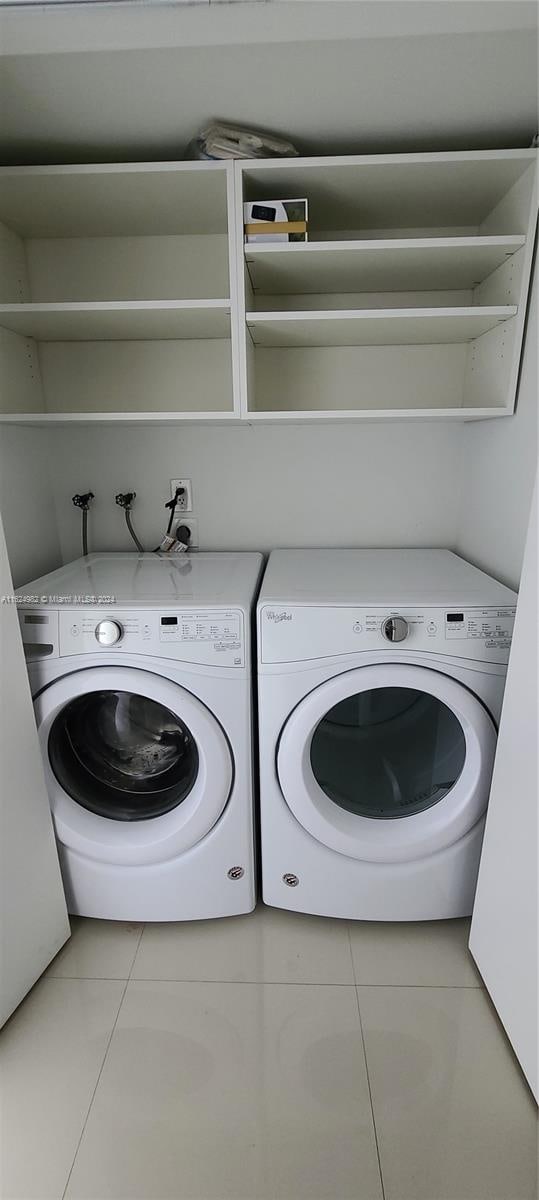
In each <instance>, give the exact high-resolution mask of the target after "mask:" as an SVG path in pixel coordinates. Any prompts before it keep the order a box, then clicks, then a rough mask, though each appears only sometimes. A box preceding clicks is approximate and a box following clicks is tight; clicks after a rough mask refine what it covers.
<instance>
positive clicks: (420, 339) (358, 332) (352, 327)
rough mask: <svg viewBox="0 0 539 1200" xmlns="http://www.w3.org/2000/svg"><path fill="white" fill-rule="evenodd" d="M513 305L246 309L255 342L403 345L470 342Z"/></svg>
mask: <svg viewBox="0 0 539 1200" xmlns="http://www.w3.org/2000/svg"><path fill="white" fill-rule="evenodd" d="M516 312H517V309H516V307H515V306H513V305H504V306H496V307H488V308H487V307H483V308H479V307H475V308H383V309H380V308H377V309H346V310H340V311H338V310H332V309H328V310H326V311H324V312H284V313H283V312H280V313H278V314H277V313H274V312H264V313H261V312H250V313H247V318H246V319H247V325H248V328H249V331H250V334H251V337H252V339H253V342H254V344H255V346H280V347H283V348H286V347H295V346H297V347H300V346H307V347H308V346H406V345H426V344H429V345H436V344H441V343H444V342H447V343H453V342H470V341H472V340H473V339H474V338H476V337H480V335H481V334H483V333H486V332H487V331H488V330H489V329H493V328H494V327H495V326H496V325H498V324H499V323H500V322H501V321H506V320H507V319H508V318H509V317H514V316H515V314H516Z"/></svg>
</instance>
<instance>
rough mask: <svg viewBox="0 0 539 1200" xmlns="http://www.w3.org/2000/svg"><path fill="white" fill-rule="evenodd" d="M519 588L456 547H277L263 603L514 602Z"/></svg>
mask: <svg viewBox="0 0 539 1200" xmlns="http://www.w3.org/2000/svg"><path fill="white" fill-rule="evenodd" d="M515 602H516V593H515V592H513V591H511V589H510V588H507V587H505V586H504V585H503V584H501V583H498V581H497V580H495V579H492V578H491V577H490V576H489V575H486V574H485V573H484V572H483V571H479V570H478V569H477V567H473V566H472V565H471V564H470V563H468V562H465V560H464V559H463V558H460V557H459V556H458V555H457V554H453V553H452V552H451V551H450V550H336V549H329V550H274V551H273V552H272V553H271V554H270V557H269V562H268V565H267V568H266V572H265V574H264V579H263V581H262V588H261V591H260V597H259V605H263V604H267V603H272V604H327V605H332V604H333V605H339V604H358V605H361V604H368V605H380V606H383V605H387V606H388V608H389V610H390V611H394V610H395V609H398V608H399V606H401V605H409V604H419V605H421V606H423V607H428V606H429V605H433V606H435V605H447V606H448V607H449V606H457V607H458V606H459V605H460V606H473V605H481V606H483V605H510V604H514V603H515Z"/></svg>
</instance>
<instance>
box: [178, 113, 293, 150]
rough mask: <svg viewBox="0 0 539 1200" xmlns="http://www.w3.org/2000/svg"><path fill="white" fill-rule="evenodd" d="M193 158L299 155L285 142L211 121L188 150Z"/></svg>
mask: <svg viewBox="0 0 539 1200" xmlns="http://www.w3.org/2000/svg"><path fill="white" fill-rule="evenodd" d="M190 151H191V155H192V157H193V158H209V159H223V158H297V155H298V151H297V150H296V147H295V146H293V145H292V142H287V141H285V140H284V138H279V137H274V136H273V134H271V133H260V132H257V131H256V130H254V129H243V128H242V127H241V126H239V125H224V124H222V122H221V121H213V122H212V124H211V125H208V126H207V127H206V129H201V131H200V133H199V134H197V136H196V138H195V140H194V142H192V143H191V146H190Z"/></svg>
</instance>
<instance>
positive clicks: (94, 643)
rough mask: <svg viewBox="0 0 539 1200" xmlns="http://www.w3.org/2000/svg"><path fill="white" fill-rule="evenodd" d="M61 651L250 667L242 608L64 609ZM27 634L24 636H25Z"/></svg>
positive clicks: (67, 653)
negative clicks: (149, 656)
mask: <svg viewBox="0 0 539 1200" xmlns="http://www.w3.org/2000/svg"><path fill="white" fill-rule="evenodd" d="M58 616H59V650H60V655H61V656H62V655H70V654H96V653H97V654H99V653H100V652H106V651H108V653H109V654H110V653H112V654H122V653H123V654H148V655H153V656H154V657H155V658H163V659H166V658H169V659H175V660H176V661H179V662H185V663H195V664H196V663H198V664H200V665H201V666H212V667H214V666H218V667H244V666H245V628H244V614H243V612H242V611H241V610H240V609H215V610H213V609H203V610H202V611H200V610H199V609H191V608H185V609H184V608H182V609H178V608H176V609H174V608H167V609H162V610H161V611H158V610H153V609H150V610H148V609H145V610H142V611H140V610H138V611H137V610H136V609H131V610H130V611H126V610H125V609H122V610H118V611H117V612H116V611H115V610H114V609H113V610H112V611H110V612H109V611H108V610H107V611H104V610H103V609H94V608H92V609H84V608H76V609H74V608H72V609H62V610H61V611H60V612H59V614H58ZM23 636H24V635H23Z"/></svg>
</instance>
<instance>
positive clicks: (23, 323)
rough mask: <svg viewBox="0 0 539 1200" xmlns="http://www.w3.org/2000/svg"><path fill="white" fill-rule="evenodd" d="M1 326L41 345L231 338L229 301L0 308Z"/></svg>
mask: <svg viewBox="0 0 539 1200" xmlns="http://www.w3.org/2000/svg"><path fill="white" fill-rule="evenodd" d="M0 326H3V327H4V328H5V329H10V330H11V331H12V332H13V333H18V334H22V335H23V336H24V337H32V338H36V340H38V341H42V342H88V341H102V342H106V341H135V340H143V341H162V340H170V339H174V340H183V339H193V340H196V339H199V338H200V339H202V338H228V337H230V300H154V301H143V300H133V301H122V302H117V301H107V302H103V303H100V304H98V303H87V304H0Z"/></svg>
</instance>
